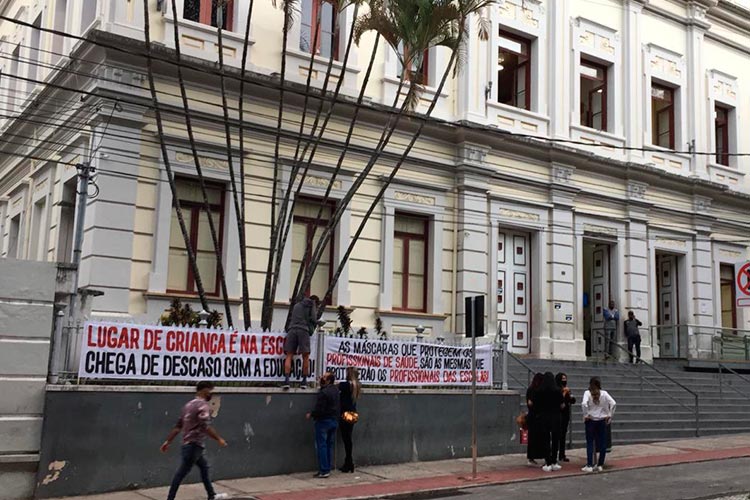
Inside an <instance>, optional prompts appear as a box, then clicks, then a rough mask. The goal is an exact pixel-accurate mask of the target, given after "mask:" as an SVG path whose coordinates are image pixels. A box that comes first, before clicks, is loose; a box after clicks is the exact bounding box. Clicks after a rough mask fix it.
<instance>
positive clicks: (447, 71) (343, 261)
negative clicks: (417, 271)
mask: <svg viewBox="0 0 750 500" xmlns="http://www.w3.org/2000/svg"><path fill="white" fill-rule="evenodd" d="M459 43H460V42H459ZM456 57H457V52H456V50H453V51H452V53H451V58H450V60H449V61H448V66H447V68H446V69H445V72H444V73H443V78H442V79H441V80H440V85H439V86H438V88H437V91H436V92H435V97H434V98H433V99H432V102H431V103H430V107H429V108H428V109H427V113H426V114H425V116H426V117H427V118H429V116H430V115H431V114H432V111H433V110H434V109H435V106H436V105H437V102H438V100H439V99H440V94H441V93H442V91H443V87H444V86H445V82H446V81H447V80H448V75H449V74H450V73H451V68H452V67H453V64H454V63H455V61H456ZM426 123H427V120H423V121H422V122H421V123H420V124H419V128H418V129H417V131H416V133H415V134H414V136H413V137H412V139H411V141H410V142H409V145H408V146H407V147H406V149H405V150H404V152H403V153H402V154H401V157H400V158H399V160H398V163H396V166H395V167H394V168H393V170H392V171H391V173H390V175H389V176H388V179H386V181H385V182H384V183H383V185H382V186H381V188H380V191H379V192H378V194H377V196H375V198H374V199H373V200H372V203H371V204H370V206H369V207H368V209H367V212H366V213H365V216H364V217H363V219H362V222H361V223H360V224H359V227H357V231H356V232H355V234H354V237H353V238H351V241H350V242H349V246H348V247H347V249H346V252H345V253H344V255H343V257H342V258H341V260H340V262H339V264H338V267H337V268H336V272H335V273H334V275H333V277H332V279H331V283H330V284H329V286H328V290H327V291H326V296H325V299H324V300H327V299H328V298H329V297H330V296H331V294H332V293H333V288H334V286H335V284H336V282H337V281H338V279H339V277H340V276H341V273H342V272H343V270H344V266H345V265H346V263H347V261H348V260H349V257H350V256H351V253H352V250H353V249H354V246H355V245H356V244H357V241H359V238H360V236H361V235H362V231H363V230H364V228H365V225H367V220H368V219H369V218H370V216H371V215H372V213H373V212H374V211H375V208H376V207H377V206H378V204H379V203H380V200H381V199H382V198H383V196H384V195H385V192H386V190H387V189H388V187H389V186H390V185H391V182H392V181H393V179H394V177H396V174H397V173H398V171H399V170H400V169H401V166H402V165H403V163H404V161H405V160H406V158H407V157H408V156H409V153H410V152H411V150H412V148H413V147H414V144H416V142H417V140H418V139H419V137H420V136H421V135H422V131H423V130H424V127H425V124H426Z"/></svg>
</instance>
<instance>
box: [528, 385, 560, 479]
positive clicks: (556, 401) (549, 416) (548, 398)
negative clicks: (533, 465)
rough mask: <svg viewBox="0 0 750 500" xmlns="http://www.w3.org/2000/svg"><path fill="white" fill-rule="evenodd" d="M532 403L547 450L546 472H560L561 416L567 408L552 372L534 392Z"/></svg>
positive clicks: (544, 468)
mask: <svg viewBox="0 0 750 500" xmlns="http://www.w3.org/2000/svg"><path fill="white" fill-rule="evenodd" d="M531 401H532V403H533V408H534V413H535V415H534V418H535V419H536V420H537V421H538V426H539V430H540V431H541V435H542V437H541V439H542V440H543V441H544V446H545V447H546V448H547V457H546V458H545V464H544V467H542V470H544V472H550V471H556V470H560V469H561V467H560V464H558V463H557V451H558V446H560V416H561V414H562V409H563V408H564V407H565V400H564V399H563V394H562V389H560V387H558V386H557V383H556V382H555V376H554V375H553V374H552V372H547V373H545V374H544V380H543V381H542V385H541V386H539V389H537V390H536V391H534V394H533V395H532V398H531Z"/></svg>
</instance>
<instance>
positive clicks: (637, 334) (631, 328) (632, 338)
mask: <svg viewBox="0 0 750 500" xmlns="http://www.w3.org/2000/svg"><path fill="white" fill-rule="evenodd" d="M640 326H643V323H641V322H640V321H639V320H638V319H637V318H636V317H635V313H634V312H633V311H628V319H626V320H625V339H626V340H627V341H628V354H630V362H631V363H635V362H637V361H638V360H640V359H641V331H640V330H639V329H638V327H640ZM634 347H635V354H636V355H635V356H633V348H634Z"/></svg>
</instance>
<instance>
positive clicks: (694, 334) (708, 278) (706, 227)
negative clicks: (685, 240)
mask: <svg viewBox="0 0 750 500" xmlns="http://www.w3.org/2000/svg"><path fill="white" fill-rule="evenodd" d="M710 209H711V199H710V198H704V197H702V196H694V197H693V211H694V213H695V215H694V217H693V224H694V227H693V229H694V230H695V236H694V238H693V272H692V277H691V278H692V290H693V317H692V318H691V321H690V323H691V324H693V325H695V327H693V328H691V329H690V335H689V342H688V346H689V350H690V353H689V354H690V356H691V357H696V358H699V359H700V358H707V357H710V355H711V338H710V335H707V334H708V333H710V330H711V328H712V327H713V326H715V325H716V318H715V317H714V304H713V301H714V297H715V296H716V295H717V294H715V293H714V290H715V289H716V288H717V287H718V286H719V283H718V281H717V280H718V277H716V276H714V272H713V249H712V245H711V233H712V231H713V227H712V225H713V218H712V217H711V216H710V215H709V211H710Z"/></svg>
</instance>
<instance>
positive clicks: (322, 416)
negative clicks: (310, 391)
mask: <svg viewBox="0 0 750 500" xmlns="http://www.w3.org/2000/svg"><path fill="white" fill-rule="evenodd" d="M340 398H341V396H340V395H339V388H338V387H336V377H334V375H333V373H331V372H326V373H324V374H323V376H322V377H320V390H319V391H318V396H317V398H316V400H315V408H314V409H313V411H311V412H309V413H308V414H307V415H305V417H306V418H307V419H310V418H312V419H313V420H315V448H316V450H317V452H318V473H317V474H315V477H317V478H322V479H325V478H327V477H329V476H330V475H331V468H332V467H333V448H334V446H335V445H336V428H337V427H338V424H339V417H340V416H341V399H340Z"/></svg>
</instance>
